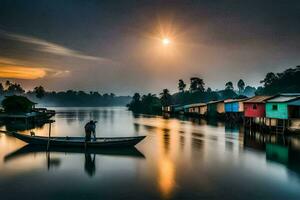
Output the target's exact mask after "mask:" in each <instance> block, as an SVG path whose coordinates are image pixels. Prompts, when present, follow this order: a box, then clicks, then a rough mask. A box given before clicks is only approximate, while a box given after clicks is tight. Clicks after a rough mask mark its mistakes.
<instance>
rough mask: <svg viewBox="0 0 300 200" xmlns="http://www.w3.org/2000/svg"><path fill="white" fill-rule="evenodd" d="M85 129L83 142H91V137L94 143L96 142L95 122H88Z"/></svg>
mask: <svg viewBox="0 0 300 200" xmlns="http://www.w3.org/2000/svg"><path fill="white" fill-rule="evenodd" d="M84 129H85V141H86V142H87V141H91V135H92V134H93V136H94V141H96V121H93V120H91V121H89V122H88V123H86V125H85V126H84Z"/></svg>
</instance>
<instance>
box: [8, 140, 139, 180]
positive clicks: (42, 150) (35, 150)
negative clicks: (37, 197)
mask: <svg viewBox="0 0 300 200" xmlns="http://www.w3.org/2000/svg"><path fill="white" fill-rule="evenodd" d="M51 153H62V154H64V155H67V154H82V155H84V157H85V162H84V170H85V172H86V174H87V175H88V176H90V177H92V176H94V175H95V173H96V162H95V161H96V155H106V156H116V157H133V158H140V159H145V156H144V155H143V154H142V153H141V152H140V151H139V150H137V149H136V148H135V147H130V148H103V149H99V148H98V149H93V148H88V149H83V148H63V147H51V148H50V149H49V151H47V148H46V147H44V146H35V145H26V146H24V147H22V148H20V149H18V150H16V151H14V152H11V153H9V154H7V155H6V156H5V157H4V162H5V163H7V162H9V161H12V160H16V159H19V158H22V157H25V156H30V155H32V156H33V157H34V156H35V155H36V154H45V155H46V159H47V169H48V170H50V169H52V168H57V167H58V166H59V165H60V164H61V160H60V159H59V158H51Z"/></svg>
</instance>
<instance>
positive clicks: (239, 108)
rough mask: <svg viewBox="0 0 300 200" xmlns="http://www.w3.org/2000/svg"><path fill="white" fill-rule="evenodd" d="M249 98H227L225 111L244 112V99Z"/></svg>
mask: <svg viewBox="0 0 300 200" xmlns="http://www.w3.org/2000/svg"><path fill="white" fill-rule="evenodd" d="M246 100H247V99H228V100H225V101H224V103H225V113H232V112H233V113H238V112H244V103H243V102H244V101H246Z"/></svg>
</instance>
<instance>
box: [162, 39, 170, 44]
mask: <svg viewBox="0 0 300 200" xmlns="http://www.w3.org/2000/svg"><path fill="white" fill-rule="evenodd" d="M170 43H171V41H170V39H169V38H163V39H162V44H163V45H165V46H168V45H169V44H170Z"/></svg>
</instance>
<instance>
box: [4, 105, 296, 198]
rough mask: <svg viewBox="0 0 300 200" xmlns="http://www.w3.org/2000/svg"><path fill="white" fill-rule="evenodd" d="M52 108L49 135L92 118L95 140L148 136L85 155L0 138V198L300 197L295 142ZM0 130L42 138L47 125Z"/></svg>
mask: <svg viewBox="0 0 300 200" xmlns="http://www.w3.org/2000/svg"><path fill="white" fill-rule="evenodd" d="M54 109H55V110H56V111H57V114H56V116H55V117H54V118H53V119H54V120H55V123H53V124H52V131H51V135H52V136H83V135H84V130H83V127H84V124H85V123H86V122H87V121H89V120H91V119H92V120H97V121H98V124H97V130H96V132H97V136H98V137H99V136H107V137H118V136H137V135H147V137H146V139H145V140H143V141H142V142H141V143H139V144H138V145H137V146H136V149H131V150H123V151H118V150H116V151H104V150H103V151H99V152H97V153H95V154H93V153H92V154H88V153H86V154H85V153H82V152H66V151H65V152H64V151H51V152H50V153H46V152H45V151H44V150H43V149H37V148H28V147H26V144H25V143H23V142H21V141H19V140H17V139H15V138H13V137H10V136H8V135H4V134H0V192H1V198H3V199H8V200H9V199H21V198H26V199H101V198H102V199H103V198H104V199H201V198H205V199H220V198H222V199H258V198H260V199H299V198H300V190H299V188H300V158H299V153H300V139H299V138H297V137H282V136H275V135H273V136H271V135H264V134H261V133H253V132H249V131H248V130H244V128H243V127H241V126H239V125H236V124H227V123H223V122H218V121H206V120H202V119H189V118H184V117H182V118H180V119H175V118H164V117H161V116H149V115H134V114H132V113H131V112H129V111H127V110H126V108H124V107H105V108H104V107H99V108H76V107H74V108H54ZM1 129H2V130H5V129H7V130H15V129H17V130H20V132H23V133H28V134H29V132H30V131H34V132H35V133H36V135H45V136H46V135H48V124H45V125H40V127H36V128H33V129H31V130H24V126H22V125H18V124H11V125H10V126H9V125H2V127H1ZM22 129H23V130H22ZM245 132H246V133H247V134H245ZM53 150H54V149H53Z"/></svg>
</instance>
